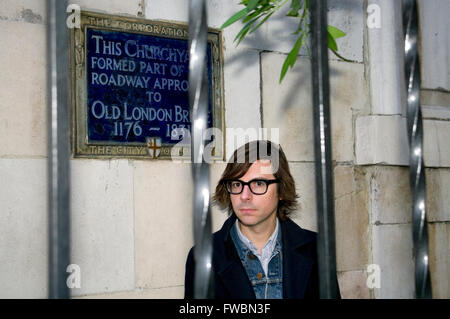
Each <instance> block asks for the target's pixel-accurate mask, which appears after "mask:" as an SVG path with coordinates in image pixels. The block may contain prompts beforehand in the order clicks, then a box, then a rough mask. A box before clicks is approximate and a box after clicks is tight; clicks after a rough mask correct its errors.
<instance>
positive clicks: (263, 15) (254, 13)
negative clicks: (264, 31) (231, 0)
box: [220, 0, 345, 83]
mask: <svg viewBox="0 0 450 319" xmlns="http://www.w3.org/2000/svg"><path fill="white" fill-rule="evenodd" d="M309 1H310V0H291V6H290V8H289V11H288V13H287V16H288V17H293V18H297V19H298V27H297V30H296V31H295V32H294V34H295V35H297V40H296V41H295V44H294V46H293V48H292V49H291V51H290V52H289V54H288V55H287V57H286V59H285V61H284V63H283V66H282V67H281V74H280V83H281V82H282V81H283V78H284V76H285V75H286V72H287V71H288V69H289V68H292V67H294V64H295V61H297V56H298V53H299V52H300V49H301V48H302V47H305V49H306V51H307V53H308V55H310V51H309V48H308V45H307V41H306V40H307V39H308V36H309V33H310V24H309V22H308V11H309ZM287 3H288V0H242V1H241V2H240V4H241V5H243V6H244V8H243V9H242V10H240V11H238V12H236V13H235V14H234V15H232V16H231V17H230V18H229V19H228V20H227V21H225V22H224V24H223V25H222V26H221V27H220V28H221V29H224V28H226V27H228V26H230V25H231V24H233V23H235V22H237V21H239V20H240V21H241V22H242V23H243V24H244V26H243V27H242V29H241V30H240V31H239V33H238V34H237V35H236V37H235V38H234V41H235V42H236V41H237V45H239V43H241V41H242V40H243V39H244V38H245V36H246V35H247V34H251V33H253V32H255V31H256V30H257V29H258V28H259V27H260V26H261V25H262V24H264V22H266V21H267V19H269V18H270V17H271V16H272V15H273V14H274V13H275V12H277V11H278V10H279V9H280V8H281V7H283V6H284V5H286V4H287ZM327 29H328V48H330V50H331V51H333V52H334V54H336V55H337V56H338V57H339V58H341V59H343V60H345V59H344V58H343V57H342V56H340V55H339V54H338V46H337V43H336V39H338V38H341V37H344V36H345V32H343V31H342V30H339V29H338V28H336V27H333V26H331V25H328V26H327Z"/></svg>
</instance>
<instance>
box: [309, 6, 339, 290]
mask: <svg viewBox="0 0 450 319" xmlns="http://www.w3.org/2000/svg"><path fill="white" fill-rule="evenodd" d="M310 6H311V7H310V10H311V11H310V14H311V43H312V51H311V53H312V64H311V65H312V88H313V108H314V110H313V118H314V154H315V169H316V194H317V226H318V237H317V250H318V252H317V253H318V259H319V288H320V298H337V297H338V287H337V281H336V250H335V230H334V195H333V171H332V166H331V165H332V163H331V158H332V157H331V127H330V124H331V120H330V102H329V91H330V88H329V73H328V33H327V1H326V0H314V1H310Z"/></svg>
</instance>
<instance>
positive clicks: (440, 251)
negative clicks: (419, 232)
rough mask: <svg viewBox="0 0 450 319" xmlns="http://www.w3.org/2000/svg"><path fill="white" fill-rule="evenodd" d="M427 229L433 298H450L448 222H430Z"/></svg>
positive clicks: (449, 227) (449, 235)
mask: <svg viewBox="0 0 450 319" xmlns="http://www.w3.org/2000/svg"><path fill="white" fill-rule="evenodd" d="M428 229H429V247H430V250H429V258H430V263H429V265H430V267H429V270H430V276H431V287H432V294H433V298H440V299H449V298H450V246H449V243H450V223H448V222H445V223H432V224H429V226H428Z"/></svg>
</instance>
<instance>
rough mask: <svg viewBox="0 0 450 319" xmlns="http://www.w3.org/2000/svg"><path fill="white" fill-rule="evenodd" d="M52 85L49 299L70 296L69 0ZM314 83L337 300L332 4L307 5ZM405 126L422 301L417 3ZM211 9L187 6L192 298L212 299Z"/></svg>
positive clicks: (326, 268)
mask: <svg viewBox="0 0 450 319" xmlns="http://www.w3.org/2000/svg"><path fill="white" fill-rule="evenodd" d="M47 5H48V12H49V16H48V19H49V23H48V61H49V65H50V71H49V77H48V87H49V95H48V96H49V115H48V121H49V135H48V136H49V140H50V142H49V156H48V163H49V166H48V167H49V297H50V298H68V297H69V296H70V294H69V289H68V287H67V285H66V267H67V266H68V265H69V263H70V262H69V258H70V202H69V199H70V170H69V164H70V163H69V157H70V147H69V132H70V130H69V109H68V107H69V100H68V96H69V94H68V93H69V92H68V83H69V81H68V79H69V68H68V61H69V59H68V45H67V44H68V38H67V37H68V31H67V28H66V25H65V19H66V17H65V15H64V14H63V12H65V10H66V6H67V1H62V0H47ZM310 5H311V8H310V10H311V11H310V12H311V40H312V50H311V52H312V83H313V108H314V111H313V112H314V115H313V118H314V138H315V163H316V192H317V223H318V230H319V232H318V258H319V273H320V277H319V280H320V297H321V298H336V297H337V291H338V290H337V288H338V287H337V282H336V280H335V276H336V253H335V225H334V196H333V172H332V162H331V159H332V156H331V127H330V124H331V120H330V102H329V91H330V90H329V72H328V46H327V27H326V26H327V1H326V0H316V1H311V2H310ZM403 5H404V8H403V23H404V33H405V78H406V85H407V97H408V100H407V117H408V119H407V123H408V125H407V128H408V138H409V142H410V182H411V190H412V192H413V240H414V258H415V281H416V294H417V297H418V298H430V297H431V284H430V278H429V271H428V232H427V220H426V209H425V189H426V187H425V172H424V163H423V125H422V115H421V109H420V99H419V93H420V64H419V57H418V14H417V3H416V1H415V0H404V1H403ZM206 49H207V13H206V3H205V0H190V3H189V50H190V61H189V83H190V86H189V102H190V106H191V114H192V120H193V123H192V124H193V125H192V134H191V160H192V174H193V180H194V203H193V204H194V205H193V208H194V227H193V230H194V242H195V252H194V253H195V259H196V268H195V280H194V297H195V298H211V297H213V280H212V271H211V268H212V235H211V212H210V203H209V198H210V191H209V190H210V187H209V186H210V185H209V175H210V173H209V165H208V163H206V162H205V160H204V156H203V152H204V147H205V140H204V136H203V132H204V130H205V129H206V125H207V115H208V82H207V77H206V59H205V57H206Z"/></svg>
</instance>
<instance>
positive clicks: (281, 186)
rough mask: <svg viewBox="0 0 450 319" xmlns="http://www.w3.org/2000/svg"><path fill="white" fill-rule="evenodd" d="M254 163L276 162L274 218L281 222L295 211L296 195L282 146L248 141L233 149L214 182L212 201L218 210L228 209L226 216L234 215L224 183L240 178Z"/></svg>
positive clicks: (296, 205)
mask: <svg viewBox="0 0 450 319" xmlns="http://www.w3.org/2000/svg"><path fill="white" fill-rule="evenodd" d="M257 160H271V162H272V164H273V161H274V160H276V161H277V163H276V164H277V167H274V171H275V172H274V173H273V174H274V176H275V178H277V179H279V180H280V183H278V184H277V190H278V195H279V196H280V197H281V199H280V200H279V201H278V211H277V216H278V218H280V220H285V219H286V218H287V217H288V215H289V214H291V213H292V212H293V211H295V210H296V209H297V208H298V203H297V198H298V195H297V193H296V190H295V181H294V178H293V177H292V175H291V172H290V170H289V163H288V161H287V159H286V155H285V154H284V152H283V150H282V149H281V146H277V145H276V144H274V143H272V142H270V141H265V140H258V141H251V142H248V143H246V144H245V145H242V146H241V147H239V148H238V149H236V150H235V151H234V153H233V155H232V156H231V158H230V160H229V161H228V164H227V166H226V168H225V170H224V172H223V174H222V177H221V179H220V180H219V182H218V183H217V186H216V192H215V194H214V196H213V198H212V200H213V202H214V203H215V204H216V205H218V206H219V207H220V208H221V209H228V214H229V215H231V214H233V213H234V212H233V206H232V204H231V200H230V194H229V193H228V191H227V188H226V185H225V181H226V180H228V179H234V178H241V177H242V176H244V175H245V173H247V171H248V169H249V168H250V166H251V165H252V164H253V163H254V162H256V161H257Z"/></svg>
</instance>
